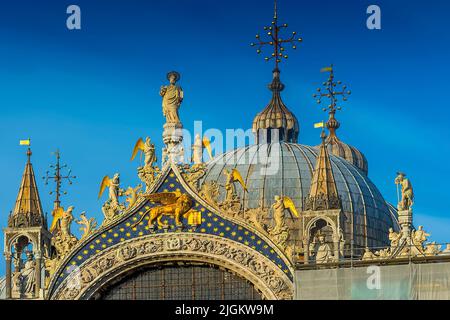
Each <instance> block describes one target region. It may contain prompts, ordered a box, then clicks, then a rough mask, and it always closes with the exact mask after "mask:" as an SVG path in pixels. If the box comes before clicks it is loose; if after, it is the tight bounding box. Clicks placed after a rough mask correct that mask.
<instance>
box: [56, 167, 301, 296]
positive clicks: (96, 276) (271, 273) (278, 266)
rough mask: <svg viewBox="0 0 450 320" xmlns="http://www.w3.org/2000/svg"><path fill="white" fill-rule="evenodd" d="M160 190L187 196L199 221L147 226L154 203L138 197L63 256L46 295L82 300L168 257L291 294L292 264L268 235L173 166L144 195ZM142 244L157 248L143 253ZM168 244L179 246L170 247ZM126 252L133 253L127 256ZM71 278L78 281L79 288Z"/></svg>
mask: <svg viewBox="0 0 450 320" xmlns="http://www.w3.org/2000/svg"><path fill="white" fill-rule="evenodd" d="M158 192H180V193H186V194H188V195H189V196H190V197H192V199H193V201H194V205H193V208H194V209H195V210H196V211H198V212H199V213H201V223H200V224H198V225H195V226H191V225H187V224H185V225H183V226H182V227H180V226H179V225H178V226H177V225H176V224H175V223H174V222H175V221H174V219H173V217H171V216H165V217H164V218H163V222H167V225H166V226H164V227H162V226H157V227H155V229H152V228H149V226H148V224H147V220H142V221H141V218H142V217H143V216H145V211H146V210H149V209H151V208H153V207H154V206H155V205H156V204H155V203H152V202H151V201H149V200H146V199H145V197H143V196H142V195H141V196H140V197H138V199H137V200H136V202H135V203H134V205H133V206H131V207H130V208H129V209H128V210H127V211H126V212H124V214H122V215H121V216H120V217H118V218H117V219H115V220H114V221H113V222H111V223H109V224H107V225H104V226H102V227H101V228H100V229H99V230H97V231H96V232H94V233H93V234H91V235H89V236H87V237H86V238H85V239H83V240H82V241H80V243H78V245H77V246H76V247H75V248H74V249H73V251H72V252H71V254H69V255H68V256H67V257H65V258H64V260H63V261H62V262H61V265H60V266H59V267H58V269H57V270H56V272H55V274H54V275H53V276H52V279H51V281H50V285H49V290H48V294H47V298H48V299H80V298H81V299H85V298H86V297H88V292H90V290H93V288H95V286H98V285H99V284H101V283H106V282H105V281H107V280H108V279H111V277H114V276H117V274H118V273H120V272H121V270H122V269H124V268H125V269H127V268H128V269H130V268H133V265H134V266H136V265H140V264H146V263H153V262H157V261H164V259H167V258H165V257H167V256H170V258H171V259H179V260H186V261H188V260H192V261H197V262H202V261H203V262H206V263H210V264H214V265H217V266H219V267H223V268H227V269H229V270H231V271H232V272H234V273H236V274H238V275H241V276H242V277H244V278H245V279H247V280H249V281H250V282H251V283H252V284H254V286H255V287H256V288H257V289H258V290H259V291H261V292H262V293H263V295H264V296H265V297H267V298H268V299H290V298H292V295H293V266H292V264H291V263H290V261H289V260H288V258H287V257H286V256H285V254H284V253H283V252H282V251H281V250H280V249H279V248H278V247H277V246H276V244H274V243H273V242H272V240H271V239H270V238H268V237H267V236H266V235H264V234H263V233H261V232H260V231H258V230H257V229H256V228H254V227H252V226H251V225H250V224H248V223H245V222H243V221H238V220H237V219H233V218H232V217H228V216H226V215H225V214H221V212H220V209H218V208H216V207H215V206H213V205H210V204H209V203H208V202H207V201H206V200H204V199H203V197H201V196H200V195H199V192H198V190H195V188H194V186H193V185H192V181H189V183H188V182H186V181H185V179H184V175H182V174H181V173H180V171H179V169H178V167H177V166H176V165H173V164H172V165H169V166H166V167H165V168H163V169H162V172H161V173H160V175H159V177H157V179H156V180H155V182H154V184H153V187H152V188H150V189H149V190H148V192H146V193H145V195H147V194H152V193H158ZM147 218H148V217H145V219H147ZM139 221H141V222H140V223H137V222H139ZM136 223H137V224H136ZM177 239H179V243H178V244H177V241H178V240H177ZM145 245H147V246H150V247H153V248H154V249H152V250H155V251H154V252H146V251H145V250H144V249H143V247H145ZM171 245H173V246H175V247H176V246H177V245H179V246H181V247H180V248H181V249H179V250H171V248H170V247H168V246H171ZM142 246H143V247H142ZM190 246H194V247H192V248H191V247H190ZM197 246H198V248H197ZM194 249H195V250H194ZM143 250H144V251H143ZM222 251H223V253H222V254H218V252H219V253H220V252H222ZM127 255H132V256H133V257H131V258H129V259H125V257H126V256H127ZM230 257H231V258H230ZM227 259H230V260H229V261H228V262H227ZM239 259H243V261H244V262H240V261H239ZM245 261H248V263H245ZM263 261H264V263H262V262H263ZM259 263H262V265H259ZM94 266H95V268H97V269H95V268H94ZM74 270H76V272H74ZM94 270H95V272H94ZM99 270H100V272H99ZM76 274H78V276H77V275H76ZM74 279H75V280H74ZM77 279H78V280H79V281H78V280H77ZM73 281H75V282H76V281H78V283H81V284H82V286H81V287H80V290H79V291H78V292H77V290H76V289H74V288H76V287H77V286H73Z"/></svg>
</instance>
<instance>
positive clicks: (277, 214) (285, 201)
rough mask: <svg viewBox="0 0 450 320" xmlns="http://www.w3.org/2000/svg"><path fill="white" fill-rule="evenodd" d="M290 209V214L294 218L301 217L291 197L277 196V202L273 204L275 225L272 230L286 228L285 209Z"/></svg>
mask: <svg viewBox="0 0 450 320" xmlns="http://www.w3.org/2000/svg"><path fill="white" fill-rule="evenodd" d="M286 209H287V210H288V211H289V214H290V215H291V218H292V219H294V216H295V217H297V218H298V217H299V214H298V212H297V209H296V208H295V205H294V202H293V201H292V199H291V198H289V197H287V196H284V197H280V196H275V202H274V204H273V205H272V210H273V219H274V220H275V225H274V227H273V228H272V232H275V233H276V231H279V230H281V229H283V228H284V226H285V214H284V213H285V210H286Z"/></svg>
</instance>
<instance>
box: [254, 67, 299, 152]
mask: <svg viewBox="0 0 450 320" xmlns="http://www.w3.org/2000/svg"><path fill="white" fill-rule="evenodd" d="M268 87H269V89H270V90H271V91H272V99H271V100H270V102H269V104H268V105H267V106H266V107H265V108H264V110H263V111H261V112H260V113H258V114H257V115H256V117H255V118H254V119H253V126H252V130H253V133H254V135H255V140H256V143H270V142H277V141H285V142H294V143H296V142H297V139H298V133H299V125H298V120H297V118H296V117H295V115H294V114H293V113H292V112H291V111H289V109H288V107H286V105H285V104H284V103H283V100H282V99H281V91H282V90H283V89H284V84H283V83H281V80H280V70H278V69H275V70H273V80H272V83H270V84H269V86H268Z"/></svg>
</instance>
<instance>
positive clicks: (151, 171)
mask: <svg viewBox="0 0 450 320" xmlns="http://www.w3.org/2000/svg"><path fill="white" fill-rule="evenodd" d="M137 172H138V177H139V179H141V181H142V182H144V183H145V190H146V191H148V190H149V189H150V187H151V186H152V185H153V182H155V180H156V177H157V175H158V174H159V173H160V169H159V167H157V166H154V167H152V166H146V167H139V168H138V169H137Z"/></svg>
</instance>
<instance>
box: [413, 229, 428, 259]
mask: <svg viewBox="0 0 450 320" xmlns="http://www.w3.org/2000/svg"><path fill="white" fill-rule="evenodd" d="M430 235H431V234H429V233H426V232H425V231H424V230H423V226H419V227H418V228H417V230H415V231H414V230H413V232H412V233H411V238H412V242H413V244H414V245H415V246H416V248H417V249H418V250H419V251H420V253H423V243H424V242H425V241H427V238H428V237H429V236H430Z"/></svg>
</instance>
